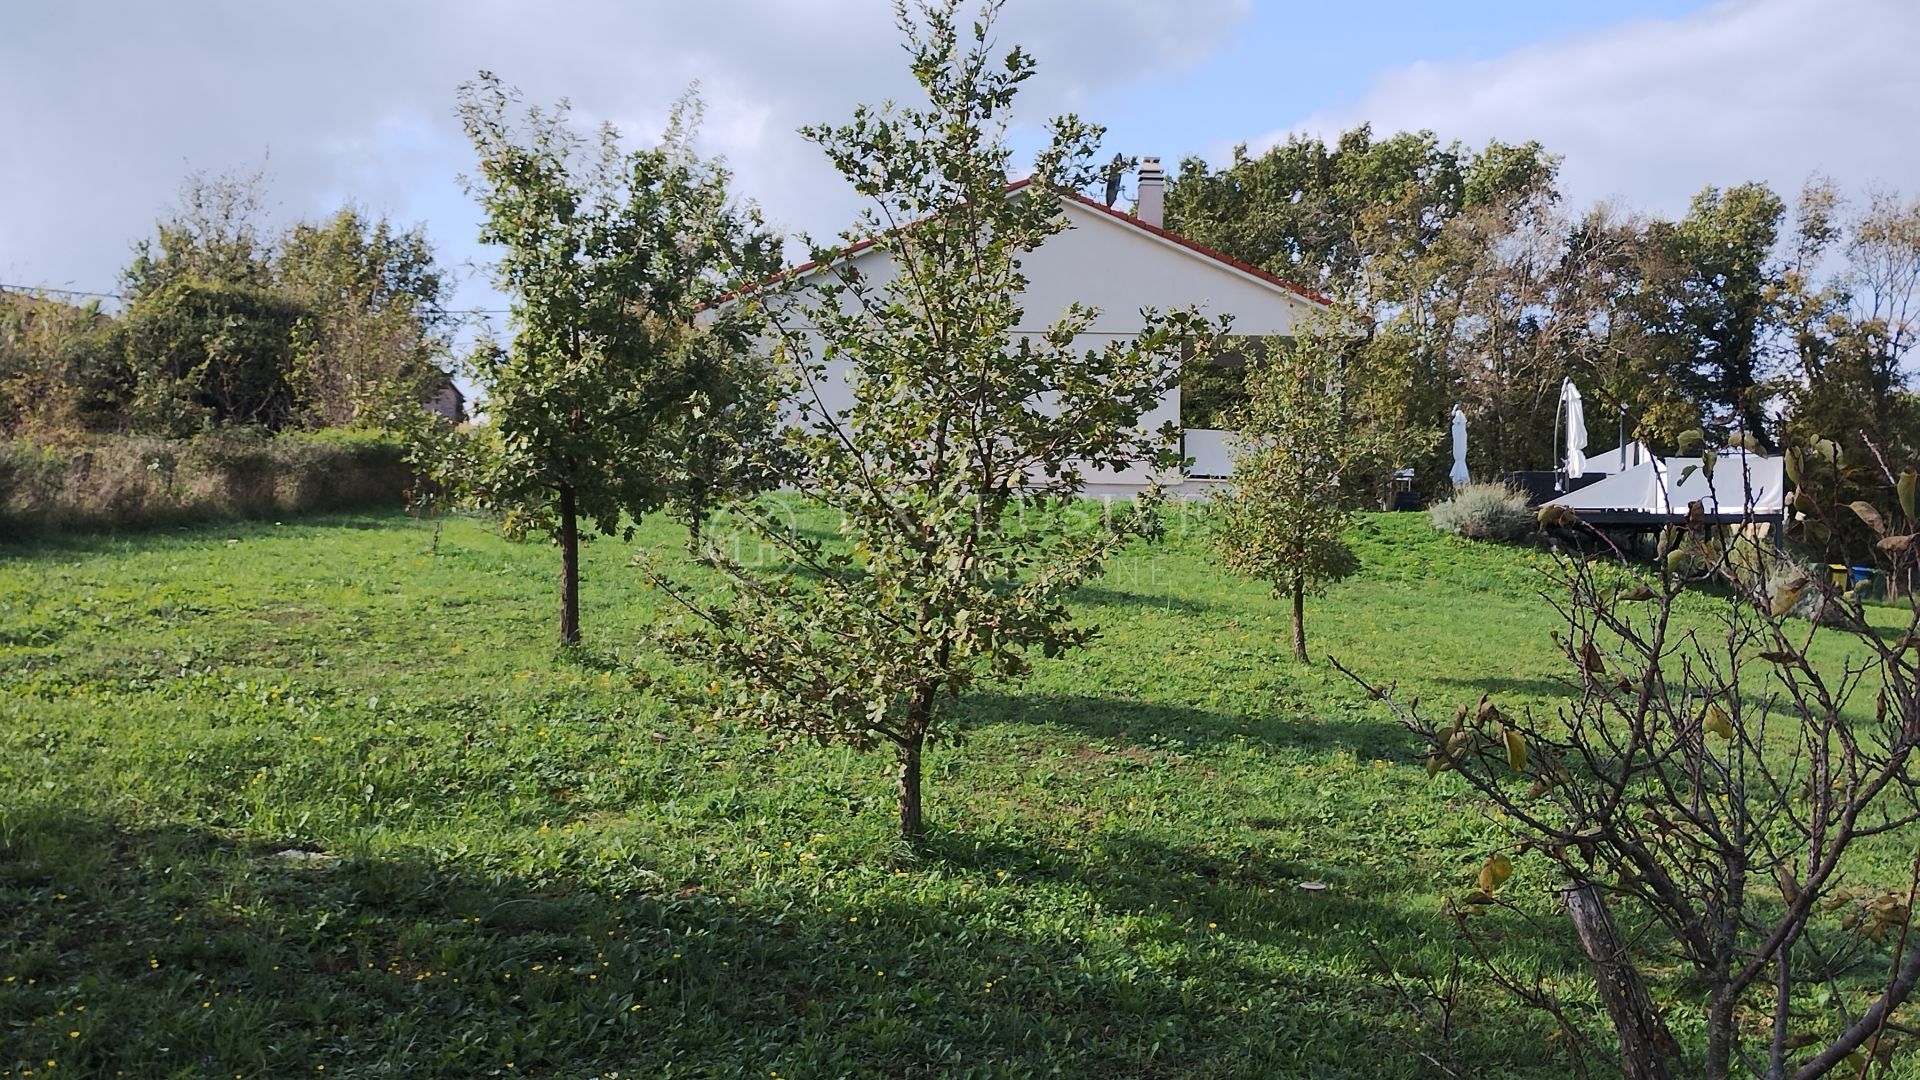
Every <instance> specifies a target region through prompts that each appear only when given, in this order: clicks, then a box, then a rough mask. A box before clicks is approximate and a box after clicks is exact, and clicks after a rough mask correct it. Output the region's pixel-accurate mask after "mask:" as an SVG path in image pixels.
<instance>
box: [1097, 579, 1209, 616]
mask: <svg viewBox="0 0 1920 1080" xmlns="http://www.w3.org/2000/svg"><path fill="white" fill-rule="evenodd" d="M1070 599H1071V601H1072V602H1073V603H1076V604H1088V605H1091V606H1094V607H1105V608H1130V609H1134V610H1156V611H1178V612H1181V613H1184V614H1196V613H1199V612H1202V611H1207V610H1209V609H1211V607H1212V605H1211V604H1205V603H1201V602H1199V601H1196V600H1192V599H1189V598H1187V597H1184V596H1173V595H1171V594H1167V593H1144V592H1132V591H1130V590H1127V589H1117V588H1111V587H1109V586H1105V585H1082V586H1080V587H1079V588H1078V589H1075V590H1074V591H1073V596H1072V597H1071V598H1070Z"/></svg>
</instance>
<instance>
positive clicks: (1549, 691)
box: [1432, 676, 1580, 710]
mask: <svg viewBox="0 0 1920 1080" xmlns="http://www.w3.org/2000/svg"><path fill="white" fill-rule="evenodd" d="M1432 681H1433V682H1436V683H1439V684H1441V685H1443V686H1454V687H1459V688H1460V689H1461V690H1462V691H1463V692H1464V693H1463V694H1462V695H1461V699H1460V700H1459V701H1457V702H1456V701H1452V700H1449V701H1446V702H1436V703H1435V704H1436V705H1439V704H1444V705H1445V706H1446V708H1448V709H1449V710H1451V709H1452V708H1453V707H1454V706H1455V705H1461V704H1464V705H1471V704H1473V702H1471V701H1467V700H1466V695H1478V694H1486V695H1488V696H1489V697H1495V698H1498V697H1499V696H1500V695H1512V696H1514V697H1521V698H1527V699H1529V700H1533V701H1544V702H1554V701H1564V700H1566V699H1567V698H1568V697H1577V696H1578V695H1579V692H1580V691H1579V688H1578V687H1575V686H1571V685H1569V684H1568V683H1566V682H1564V681H1562V680H1560V679H1555V678H1534V679H1518V678H1503V677H1499V676H1494V677H1488V678H1448V677H1444V676H1435V677H1433V678H1432Z"/></svg>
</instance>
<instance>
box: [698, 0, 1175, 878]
mask: <svg viewBox="0 0 1920 1080" xmlns="http://www.w3.org/2000/svg"><path fill="white" fill-rule="evenodd" d="M957 7H958V5H957V4H945V5H939V6H931V7H927V8H922V9H921V10H920V11H919V12H918V19H917V21H916V20H914V19H912V18H910V17H909V16H908V15H907V13H906V12H905V9H904V8H903V9H902V12H901V19H902V22H903V29H904V30H905V31H906V32H907V34H908V36H909V38H910V44H909V54H910V56H911V58H912V66H913V74H914V77H915V79H916V80H917V81H918V83H919V85H920V88H921V90H922V92H923V93H924V94H925V95H926V99H927V103H926V105H925V106H924V107H918V108H915V107H906V106H888V107H884V108H880V109H871V108H867V107H861V108H860V109H858V110H857V111H856V112H855V114H854V117H853V119H852V121H851V122H850V123H848V124H846V125H843V126H839V127H827V126H822V127H814V128H808V129H806V135H807V136H808V137H809V138H811V139H812V140H813V141H814V142H816V143H817V144H819V145H820V146H821V148H822V149H823V150H824V151H825V152H826V153H827V155H828V157H829V158H830V159H831V160H832V161H833V163H834V165H835V166H836V167H837V168H838V169H839V170H840V171H841V173H842V174H843V175H844V176H846V177H847V179H848V180H849V181H850V182H851V183H852V184H853V185H854V187H855V189H856V190H857V191H859V192H860V194H862V195H863V196H865V197H866V198H868V199H869V200H871V202H872V204H873V205H872V208H871V209H869V210H868V211H867V212H866V214H865V216H864V217H863V219H862V221H861V223H860V225H859V227H858V229H857V231H856V232H857V234H864V235H865V236H867V237H870V238H871V239H872V241H873V246H872V247H871V248H870V249H869V254H866V255H864V256H863V258H867V259H876V260H891V262H892V264H893V266H894V267H895V268H897V271H898V272H897V273H891V274H889V273H878V272H870V271H869V270H868V269H866V268H865V267H863V266H862V265H861V264H860V263H858V262H856V261H854V260H852V259H850V258H849V257H848V256H847V255H846V253H845V251H843V250H842V251H834V250H818V251H816V252H815V259H816V262H817V263H818V267H819V268H818V269H816V270H814V271H813V272H811V273H810V274H807V275H805V276H796V277H791V278H789V279H788V280H787V282H786V284H787V285H788V286H790V291H788V292H787V293H786V294H784V295H782V296H781V297H779V298H776V299H773V300H769V301H768V303H769V306H770V308H771V309H772V310H773V312H774V319H775V326H776V327H777V328H778V329H779V330H780V331H781V347H782V350H783V354H784V357H785V359H786V360H787V361H788V362H789V363H790V364H791V365H792V367H793V368H794V369H795V370H796V371H797V373H798V381H799V384H800V385H801V386H803V387H819V386H821V385H822V384H823V383H826V382H828V381H829V380H843V381H844V384H845V386H846V388H847V391H848V392H849V394H850V395H851V399H852V401H851V404H850V405H849V406H848V407H846V408H845V409H842V410H837V411H831V412H830V411H827V410H826V407H825V406H820V405H810V404H808V402H809V400H812V401H819V400H823V399H820V398H817V397H816V398H812V399H809V398H808V396H807V395H805V394H804V393H803V394H802V396H801V399H800V400H801V404H800V405H799V406H798V408H799V411H800V415H799V416H798V417H797V418H796V419H797V423H796V424H795V425H794V426H793V427H791V428H789V429H788V430H787V432H786V436H787V437H786V450H787V452H788V454H789V456H790V460H791V465H790V466H789V468H788V470H787V471H786V472H785V473H784V474H783V476H782V480H783V481H784V482H785V483H786V484H788V485H790V486H791V487H793V488H795V489H797V490H798V491H800V492H802V493H804V494H805V495H807V496H809V497H811V498H812V499H814V500H817V501H818V502H820V503H821V504H823V505H825V506H827V507H829V508H831V509H832V510H833V511H834V512H835V513H837V514H838V515H839V518H840V520H839V522H838V527H837V536H836V537H835V538H834V540H835V542H834V543H831V544H829V543H827V542H825V541H824V540H823V539H822V538H820V537H817V536H813V535H810V534H808V533H806V532H803V531H801V530H799V529H797V528H795V527H793V525H792V523H791V522H788V521H784V520H781V519H780V518H779V517H778V516H777V515H775V514H773V513H772V512H770V510H769V509H768V507H767V506H766V505H765V504H755V503H737V504H735V506H734V507H733V508H732V509H731V511H730V513H729V515H728V518H727V519H726V520H727V521H728V522H729V524H732V525H738V526H740V527H743V528H745V529H746V530H748V531H749V532H751V533H752V534H755V535H756V536H757V537H758V538H759V539H760V540H761V541H762V542H763V543H764V545H765V546H766V547H768V548H770V549H772V550H774V551H776V552H778V558H777V559H776V560H775V562H774V564H773V565H771V566H767V567H756V566H750V565H748V564H747V563H746V562H745V561H743V560H742V559H741V558H740V557H739V556H738V555H736V554H735V553H733V552H730V551H726V550H723V549H721V548H720V547H717V546H716V547H712V548H709V549H708V550H707V556H708V558H709V560H710V561H711V563H712V564H713V565H714V566H715V567H716V568H718V569H719V570H720V571H721V572H722V573H723V574H724V575H725V578H726V580H727V582H728V583H729V584H730V586H731V589H730V593H729V595H728V597H727V598H726V599H725V600H724V601H722V602H720V603H718V604H716V605H709V604H708V603H707V602H706V601H705V600H704V599H701V598H696V597H694V596H692V595H690V594H689V591H688V590H687V589H686V588H684V587H676V591H677V592H678V593H679V594H680V595H682V596H683V598H684V599H685V600H686V601H687V603H688V605H689V607H690V608H691V609H692V610H694V611H695V612H696V613H697V614H698V615H699V616H700V617H701V630H700V632H699V633H698V634H696V635H694V636H691V637H682V638H679V639H677V645H678V647H679V648H680V649H682V650H683V652H684V653H685V654H686V655H688V656H690V657H694V658H705V657H712V658H714V659H716V660H717V662H718V666H719V668H720V671H721V673H722V676H723V678H722V679H721V680H720V681H719V682H718V683H717V684H716V686H715V688H714V689H715V690H716V691H717V693H716V695H715V696H716V698H717V706H718V709H719V712H720V713H721V714H722V715H729V716H740V717H744V718H750V719H752V720H755V721H759V722H761V723H765V724H768V725H771V726H773V727H776V728H779V729H782V730H785V731H789V732H794V733H798V734H801V735H805V736H808V737H812V738H818V739H823V740H830V741H836V742H844V743H848V744H851V745H854V746H859V747H865V746H870V745H873V744H875V743H886V744H891V745H892V747H893V748H894V750H895V752H896V754H897V756H898V759H899V763H900V829H901V833H902V835H903V836H904V837H906V838H907V839H910V840H913V839H918V838H919V837H920V835H921V832H922V828H923V826H922V820H921V812H920V760H921V758H920V755H921V751H922V748H923V746H924V744H925V743H926V742H927V740H929V739H934V738H938V737H939V736H940V735H941V734H942V733H943V732H944V731H945V730H946V729H947V725H948V720H949V717H950V716H951V712H952V710H953V708H954V707H955V706H954V705H953V704H952V702H954V701H955V700H964V697H963V695H965V694H966V693H967V692H968V691H969V690H971V689H973V688H974V686H975V685H976V683H977V682H979V681H980V680H983V679H994V680H1008V679H1014V678H1018V677H1020V676H1022V675H1024V674H1025V673H1027V671H1028V670H1029V669H1030V666H1031V662H1032V659H1031V658H1032V654H1034V653H1041V654H1044V655H1048V656H1051V655H1055V654H1057V653H1059V652H1061V651H1063V650H1066V649H1070V648H1073V647H1075V646H1078V645H1081V644H1084V643H1085V642H1086V641H1087V640H1088V639H1089V638H1090V637H1091V636H1092V633H1093V631H1092V628H1091V627H1088V626H1086V625H1083V624H1080V623H1078V622H1076V621H1075V620H1074V618H1073V615H1072V611H1071V609H1070V607H1069V605H1068V603H1067V601H1068V597H1069V595H1070V594H1071V593H1072V591H1073V590H1074V589H1075V588H1077V587H1078V586H1080V585H1081V584H1082V583H1084V582H1086V581H1088V580H1091V579H1092V578H1094V577H1096V576H1097V575H1098V574H1099V573H1100V571H1101V568H1102V566H1103V564H1104V563H1105V562H1106V560H1107V559H1108V558H1110V557H1111V556H1112V555H1113V553H1114V552H1115V551H1117V550H1119V549H1120V547H1121V546H1122V545H1124V544H1125V543H1126V542H1127V540H1128V539H1129V538H1130V537H1131V536H1133V535H1135V534H1137V533H1139V532H1140V531H1142V529H1144V528H1146V527H1148V526H1150V525H1151V523H1152V517H1151V505H1152V502H1153V499H1152V498H1151V497H1149V498H1147V499H1144V500H1142V502H1141V503H1140V504H1139V505H1136V506H1135V507H1133V508H1131V509H1128V510H1125V511H1123V512H1119V513H1117V514H1113V515H1108V514H1103V515H1101V516H1099V517H1098V518H1096V519H1093V520H1090V521H1086V522H1084V523H1083V524H1082V526H1081V527H1079V528H1073V529H1069V528H1064V527H1062V524H1061V522H1060V521H1059V519H1058V518H1057V517H1056V516H1055V513H1054V512H1055V511H1056V510H1057V509H1058V508H1059V507H1060V506H1061V505H1062V504H1063V502H1065V501H1067V500H1071V499H1073V498H1074V497H1075V496H1076V495H1078V494H1079V493H1080V492H1081V491H1082V490H1083V488H1084V486H1085V484H1086V481H1087V478H1088V476H1089V474H1090V473H1091V472H1092V471H1093V470H1096V469H1112V468H1118V467H1122V466H1126V465H1139V464H1145V465H1147V466H1150V467H1153V468H1157V469H1166V468H1172V467H1174V466H1175V465H1177V463H1178V459H1179V458H1178V453H1177V451H1176V450H1175V448H1174V446H1173V432H1172V431H1171V430H1170V429H1167V430H1159V431H1146V430H1143V429H1142V427H1141V425H1140V424H1139V422H1138V418H1139V417H1140V416H1141V415H1143V414H1145V413H1147V412H1148V411H1149V410H1151V409H1152V408H1153V407H1154V406H1155V405H1156V404H1157V403H1158V402H1159V401H1160V400H1161V397H1162V395H1163V394H1164V393H1165V392H1166V390H1167V389H1168V388H1169V387H1170V386H1172V385H1173V383H1174V381H1175V379H1176V378H1177V376H1178V362H1179V358H1180V356H1181V355H1182V352H1183V350H1185V349H1187V348H1188V347H1189V346H1191V345H1192V344H1193V343H1194V342H1195V341H1196V340H1199V339H1202V338H1210V337H1211V330H1212V328H1211V327H1209V326H1208V325H1207V324H1206V323H1205V322H1204V321H1202V320H1200V319H1199V318H1198V317H1196V316H1193V315H1191V314H1190V313H1174V314H1169V315H1161V314H1158V313H1154V312H1146V313H1144V314H1143V324H1142V328H1141V330H1140V333H1139V335H1138V336H1137V337H1132V338H1126V339H1115V340H1108V341H1105V342H1102V343H1100V344H1098V345H1097V346H1094V347H1091V348H1089V347H1088V346H1087V345H1086V344H1084V343H1082V342H1081V341H1080V340H1079V337H1080V334H1081V333H1082V331H1084V330H1086V329H1087V328H1088V327H1089V326H1090V325H1091V323H1092V321H1093V319H1094V315H1095V313H1094V312H1093V311H1092V310H1090V309H1087V308H1084V307H1080V306H1074V307H1070V308H1068V309H1067V310H1066V311H1065V312H1064V313H1061V314H1060V315H1059V316H1058V318H1057V320H1056V321H1055V322H1053V323H1052V324H1051V325H1050V326H1049V327H1048V328H1047V329H1046V330H1045V331H1044V332H1042V333H1040V334H1037V335H1034V336H1031V337H1027V336H1021V337H1015V336H1014V331H1015V330H1016V329H1018V328H1021V327H1024V326H1027V325H1029V323H1028V322H1027V321H1026V316H1025V313H1023V312H1022V311H1021V309H1020V307H1019V296H1020V294H1021V293H1022V291H1023V290H1024V288H1025V286H1026V284H1027V279H1026V277H1025V275H1024V274H1023V273H1022V271H1021V267H1020V262H1021V259H1022V257H1023V256H1024V255H1025V254H1026V253H1028V252H1031V251H1033V250H1034V249H1035V248H1037V247H1039V246H1040V245H1041V244H1042V243H1044V242H1045V241H1046V240H1047V238H1049V237H1051V236H1054V235H1056V234H1058V233H1059V232H1060V231H1062V230H1063V229H1064V228H1066V222H1065V219H1064V215H1063V214H1062V213H1061V210H1060V198H1061V193H1062V192H1066V191H1073V190H1076V189H1077V188H1079V187H1081V186H1084V185H1085V184H1086V183H1088V182H1090V181H1091V179H1092V177H1093V176H1094V175H1095V170H1094V165H1093V152H1094V146H1095V141H1096V137H1097V134H1098V133H1097V131H1096V130H1095V129H1093V128H1090V127H1089V126H1087V125H1086V124H1084V123H1082V122H1081V121H1080V120H1078V119H1077V118H1075V117H1072V116H1068V117H1063V118H1060V119H1057V120H1055V121H1053V122H1052V124H1051V125H1050V131H1051V134H1052V138H1051V141H1050V143H1049V145H1048V146H1047V148H1046V149H1044V150H1042V151H1041V153H1040V155H1039V158H1038V161H1037V164H1036V167H1035V173H1034V176H1033V178H1032V182H1031V183H1029V184H1027V185H1026V186H1024V187H1022V188H1020V189H1019V190H1018V191H1017V192H1013V193H1011V194H1010V193H1009V191H1008V180H1009V176H1008V168H1009V165H1010V161H1011V151H1010V150H1009V149H1008V148H1007V146H1006V144H1005V143H1004V142H1003V141H1002V138H1001V133H1002V132H1003V131H1004V130H1005V128H1004V125H1005V124H1006V123H1007V115H1008V109H1009V106H1010V105H1011V103H1012V101H1013V98H1014V96H1015V93H1016V92H1017V90H1018V89H1019V87H1020V85H1021V84H1022V83H1024V82H1025V81H1026V80H1027V78H1028V77H1030V76H1031V75H1032V73H1033V70H1034V69H1033V62H1032V60H1031V59H1030V58H1028V56H1027V55H1026V54H1025V53H1023V52H1021V51H1020V50H1018V49H1017V48H1016V49H1013V50H1011V51H1009V52H1008V53H1006V54H1005V55H1004V56H995V55H994V54H993V50H992V48H991V47H990V43H989V42H990V39H989V36H988V24H989V23H990V21H991V19H990V16H991V14H992V9H991V6H989V9H988V11H987V12H986V13H985V14H984V15H983V17H982V19H981V22H980V23H979V24H977V25H976V26H975V27H974V30H973V32H972V34H971V36H968V35H967V34H966V33H965V32H964V31H963V30H962V29H961V28H960V26H959V25H958V24H957ZM908 222H910V223H908ZM903 223H907V224H903ZM1043 317H1045V316H1043ZM834 365H841V366H840V367H836V366H834Z"/></svg>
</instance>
